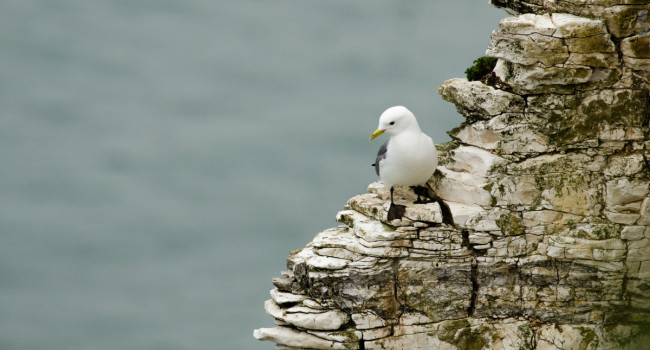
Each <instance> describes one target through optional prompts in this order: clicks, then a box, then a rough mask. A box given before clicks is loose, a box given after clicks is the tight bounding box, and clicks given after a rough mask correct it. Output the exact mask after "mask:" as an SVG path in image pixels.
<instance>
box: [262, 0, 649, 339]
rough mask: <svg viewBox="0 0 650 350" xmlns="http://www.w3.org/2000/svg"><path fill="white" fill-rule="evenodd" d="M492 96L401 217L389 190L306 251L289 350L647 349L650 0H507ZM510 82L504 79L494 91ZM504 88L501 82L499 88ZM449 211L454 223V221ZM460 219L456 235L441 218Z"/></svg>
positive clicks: (282, 305) (296, 280)
mask: <svg viewBox="0 0 650 350" xmlns="http://www.w3.org/2000/svg"><path fill="white" fill-rule="evenodd" d="M492 3H493V4H494V5H496V6H499V7H504V8H507V10H508V11H509V12H510V13H511V14H513V15H515V16H514V17H509V18H506V19H504V20H502V21H501V23H500V24H499V27H498V29H497V30H495V31H494V33H493V35H492V39H491V42H490V44H489V45H488V50H487V54H488V55H489V56H492V57H496V58H498V63H497V66H496V68H495V70H494V72H493V74H494V75H493V76H492V79H487V80H486V81H487V82H491V83H490V84H491V85H486V83H484V82H481V81H474V82H469V81H467V80H465V79H451V80H449V81H446V82H445V83H443V84H442V86H441V87H440V88H439V90H438V92H439V93H440V94H441V95H442V96H443V98H444V99H445V100H447V101H449V102H452V103H454V104H455V105H456V107H457V110H458V111H459V113H461V114H462V115H464V116H465V117H466V120H465V122H463V123H462V124H461V125H460V126H458V127H457V128H455V129H454V130H452V131H451V132H450V135H451V136H452V138H453V141H451V142H449V143H447V144H443V145H439V151H440V152H439V153H440V155H441V159H440V166H439V168H438V171H436V173H435V174H434V176H433V177H432V178H431V180H430V181H429V185H430V186H431V187H432V189H434V190H435V192H436V193H437V195H438V196H439V197H441V198H442V199H443V200H444V202H445V203H446V205H443V208H441V206H440V205H439V204H438V203H432V204H426V205H414V204H411V202H412V201H413V200H414V199H415V197H414V195H413V193H412V192H411V191H410V190H409V189H408V188H398V189H397V190H396V198H397V202H398V203H401V204H406V205H407V211H406V216H405V218H404V219H402V220H395V221H393V222H388V221H387V220H386V213H387V208H388V199H389V194H388V191H387V189H386V188H384V187H383V185H382V184H381V183H373V184H371V185H370V186H369V187H368V193H366V194H361V195H358V196H356V197H354V198H352V199H350V200H349V201H348V204H347V205H346V207H345V208H344V210H343V211H341V212H339V214H338V215H337V221H339V222H340V223H341V226H338V227H335V228H332V229H328V230H325V231H323V232H321V233H319V234H318V235H317V236H316V237H315V238H314V240H313V241H312V242H311V243H310V244H308V245H307V246H306V247H305V248H303V249H301V250H299V251H296V252H293V253H292V254H291V255H290V256H289V258H288V260H287V271H285V272H283V273H282V276H281V277H279V278H276V279H274V280H273V284H274V285H275V286H276V289H274V290H272V291H271V300H269V301H267V302H266V304H265V307H266V310H267V313H268V314H269V315H271V316H272V317H273V318H274V319H275V320H276V323H277V327H275V328H268V329H259V330H256V331H255V334H254V335H255V337H257V338H258V339H261V340H271V341H273V342H275V343H276V344H277V348H278V349H647V348H648V345H647V344H650V343H648V342H649V341H650V225H649V224H650V170H649V169H648V161H649V158H650V141H647V140H648V136H650V125H649V123H650V109H649V107H650V94H649V91H650V35H649V34H648V31H649V30H650V21H649V20H648V18H647V15H648V10H650V0H587V1H585V0H563V1H552V0H492ZM496 78H498V79H496ZM495 81H496V83H494V82H495ZM446 210H449V211H450V212H451V216H452V217H453V221H454V223H453V224H449V223H448V221H445V220H443V218H444V217H445V215H443V214H444V213H445V211H446ZM443 221H444V222H447V224H445V223H443Z"/></svg>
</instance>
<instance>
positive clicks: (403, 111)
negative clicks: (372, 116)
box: [370, 106, 420, 141]
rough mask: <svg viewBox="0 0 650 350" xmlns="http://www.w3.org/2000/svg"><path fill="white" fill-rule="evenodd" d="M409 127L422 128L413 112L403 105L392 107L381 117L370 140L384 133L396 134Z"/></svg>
mask: <svg viewBox="0 0 650 350" xmlns="http://www.w3.org/2000/svg"><path fill="white" fill-rule="evenodd" d="M409 129H416V130H419V129H420V127H419V126H418V122H417V120H416V119H415V116H414V115H413V113H411V111H409V110H408V109H407V108H406V107H403V106H395V107H391V108H389V109H387V110H385V111H384V113H382V114H381V116H380V117H379V126H378V127H377V130H375V132H374V133H372V136H370V141H372V140H374V139H375V138H376V137H377V136H379V135H381V134H383V133H387V134H388V135H390V136H394V135H397V134H399V133H401V132H402V131H405V130H409Z"/></svg>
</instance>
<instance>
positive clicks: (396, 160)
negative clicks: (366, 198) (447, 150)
mask: <svg viewBox="0 0 650 350" xmlns="http://www.w3.org/2000/svg"><path fill="white" fill-rule="evenodd" d="M437 166H438V152H437V151H436V148H435V146H434V144H433V141H432V140H431V138H430V137H429V136H427V135H425V134H423V133H422V132H419V131H418V132H417V133H416V132H413V133H408V132H407V133H401V134H399V135H395V136H393V137H391V140H390V143H389V144H388V149H387V150H386V158H385V159H384V160H383V161H382V162H381V164H380V177H381V180H382V182H384V185H386V186H388V187H390V186H393V185H399V186H415V185H422V184H424V183H425V182H427V180H429V178H430V177H431V175H432V174H433V172H434V171H435V170H436V167H437Z"/></svg>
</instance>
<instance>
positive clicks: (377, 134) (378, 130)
mask: <svg viewBox="0 0 650 350" xmlns="http://www.w3.org/2000/svg"><path fill="white" fill-rule="evenodd" d="M385 131H386V130H381V129H377V130H375V132H373V133H372V135H370V141H372V140H374V139H375V138H376V137H377V136H379V135H381V134H383V133H384V132H385Z"/></svg>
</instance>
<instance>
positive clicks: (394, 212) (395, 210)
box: [387, 203, 406, 221]
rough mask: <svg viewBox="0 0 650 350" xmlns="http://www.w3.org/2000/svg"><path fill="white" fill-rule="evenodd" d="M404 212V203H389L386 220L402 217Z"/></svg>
mask: <svg viewBox="0 0 650 350" xmlns="http://www.w3.org/2000/svg"><path fill="white" fill-rule="evenodd" d="M404 213H406V206H405V205H400V204H395V203H391V204H390V207H389V208H388V216H387V219H388V221H393V220H395V219H401V218H402V217H404Z"/></svg>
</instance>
